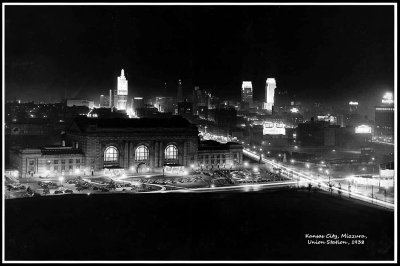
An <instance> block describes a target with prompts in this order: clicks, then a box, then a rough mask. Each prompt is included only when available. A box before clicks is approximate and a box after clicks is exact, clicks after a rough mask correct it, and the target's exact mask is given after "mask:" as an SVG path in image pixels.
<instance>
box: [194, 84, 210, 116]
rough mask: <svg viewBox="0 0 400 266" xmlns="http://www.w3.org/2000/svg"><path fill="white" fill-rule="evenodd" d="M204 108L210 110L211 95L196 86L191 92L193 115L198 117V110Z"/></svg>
mask: <svg viewBox="0 0 400 266" xmlns="http://www.w3.org/2000/svg"><path fill="white" fill-rule="evenodd" d="M204 108H206V109H211V93H209V92H207V91H206V90H202V89H200V87H199V86H196V87H194V90H193V113H194V114H195V115H199V109H204Z"/></svg>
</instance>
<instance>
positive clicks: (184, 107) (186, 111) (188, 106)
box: [178, 101, 193, 115]
mask: <svg viewBox="0 0 400 266" xmlns="http://www.w3.org/2000/svg"><path fill="white" fill-rule="evenodd" d="M178 114H179V115H192V114H193V104H192V103H190V102H186V101H185V102H180V103H178Z"/></svg>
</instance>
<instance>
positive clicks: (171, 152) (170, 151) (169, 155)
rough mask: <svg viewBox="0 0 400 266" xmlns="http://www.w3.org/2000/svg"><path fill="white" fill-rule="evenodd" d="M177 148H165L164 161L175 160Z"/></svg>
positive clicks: (173, 146)
mask: <svg viewBox="0 0 400 266" xmlns="http://www.w3.org/2000/svg"><path fill="white" fill-rule="evenodd" d="M177 159H178V148H177V147H176V146H175V145H168V146H167V147H166V148H165V160H177Z"/></svg>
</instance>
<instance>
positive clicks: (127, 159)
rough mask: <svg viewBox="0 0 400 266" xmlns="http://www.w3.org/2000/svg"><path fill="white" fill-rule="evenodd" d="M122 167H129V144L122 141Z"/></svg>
mask: <svg viewBox="0 0 400 266" xmlns="http://www.w3.org/2000/svg"><path fill="white" fill-rule="evenodd" d="M124 154H125V155H124V168H125V169H128V168H129V145H128V142H126V141H124Z"/></svg>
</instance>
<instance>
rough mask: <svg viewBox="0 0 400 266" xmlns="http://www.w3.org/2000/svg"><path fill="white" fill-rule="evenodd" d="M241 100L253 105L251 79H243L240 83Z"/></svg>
mask: <svg viewBox="0 0 400 266" xmlns="http://www.w3.org/2000/svg"><path fill="white" fill-rule="evenodd" d="M242 102H245V103H248V104H249V105H250V106H252V105H253V85H252V84H251V81H243V83H242Z"/></svg>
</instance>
